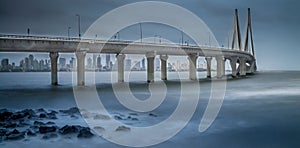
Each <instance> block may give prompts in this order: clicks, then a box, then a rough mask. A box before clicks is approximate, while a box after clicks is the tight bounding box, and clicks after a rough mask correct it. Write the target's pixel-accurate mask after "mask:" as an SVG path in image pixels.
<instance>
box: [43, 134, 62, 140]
mask: <svg viewBox="0 0 300 148" xmlns="http://www.w3.org/2000/svg"><path fill="white" fill-rule="evenodd" d="M56 137H58V135H57V134H56V133H47V134H45V135H44V136H43V137H42V139H51V138H56Z"/></svg>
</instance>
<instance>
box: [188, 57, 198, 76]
mask: <svg viewBox="0 0 300 148" xmlns="http://www.w3.org/2000/svg"><path fill="white" fill-rule="evenodd" d="M197 58H198V56H197V55H195V54H190V55H188V60H189V77H190V80H197V75H196V71H197V70H196V66H197V65H196V64H197Z"/></svg>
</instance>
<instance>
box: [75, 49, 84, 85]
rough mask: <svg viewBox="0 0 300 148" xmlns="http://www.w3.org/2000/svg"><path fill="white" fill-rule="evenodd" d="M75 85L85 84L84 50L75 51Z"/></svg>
mask: <svg viewBox="0 0 300 148" xmlns="http://www.w3.org/2000/svg"><path fill="white" fill-rule="evenodd" d="M75 54H76V58H77V85H78V86H84V85H85V67H84V65H85V64H84V63H85V55H86V51H77V52H76V53H75Z"/></svg>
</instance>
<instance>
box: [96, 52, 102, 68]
mask: <svg viewBox="0 0 300 148" xmlns="http://www.w3.org/2000/svg"><path fill="white" fill-rule="evenodd" d="M97 68H98V69H101V68H102V64H101V56H100V55H99V56H98V57H97Z"/></svg>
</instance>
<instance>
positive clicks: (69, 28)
mask: <svg viewBox="0 0 300 148" xmlns="http://www.w3.org/2000/svg"><path fill="white" fill-rule="evenodd" d="M70 30H71V27H68V39H70Z"/></svg>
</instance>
